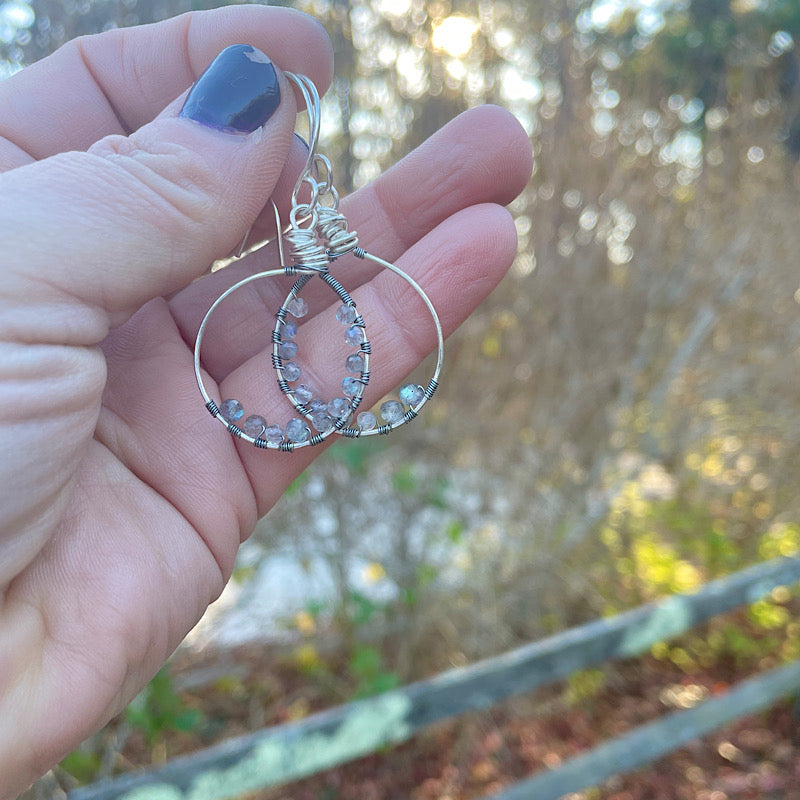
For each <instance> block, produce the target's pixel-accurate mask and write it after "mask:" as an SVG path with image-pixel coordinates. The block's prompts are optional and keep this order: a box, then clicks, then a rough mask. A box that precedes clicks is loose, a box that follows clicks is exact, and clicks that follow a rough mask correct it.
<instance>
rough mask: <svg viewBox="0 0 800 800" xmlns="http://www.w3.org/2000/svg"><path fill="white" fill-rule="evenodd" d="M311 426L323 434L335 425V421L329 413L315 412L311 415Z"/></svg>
mask: <svg viewBox="0 0 800 800" xmlns="http://www.w3.org/2000/svg"><path fill="white" fill-rule="evenodd" d="M311 424H312V425H313V426H314V429H315V430H318V431H319V432H320V433H323V432H324V431H326V430H328V428H330V427H331V425H333V420H332V419H331V416H330V414H328V412H327V411H315V412H314V413H313V414H312V415H311Z"/></svg>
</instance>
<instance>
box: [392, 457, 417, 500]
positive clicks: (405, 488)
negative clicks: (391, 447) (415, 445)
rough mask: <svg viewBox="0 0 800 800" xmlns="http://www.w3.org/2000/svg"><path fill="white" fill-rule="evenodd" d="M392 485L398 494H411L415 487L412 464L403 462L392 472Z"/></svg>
mask: <svg viewBox="0 0 800 800" xmlns="http://www.w3.org/2000/svg"><path fill="white" fill-rule="evenodd" d="M392 486H393V487H394V490H395V491H396V492H399V493H400V494H412V493H413V492H414V491H416V489H417V478H416V476H415V475H414V465H413V464H403V465H402V466H400V467H398V468H397V469H396V470H395V471H394V473H393V474H392Z"/></svg>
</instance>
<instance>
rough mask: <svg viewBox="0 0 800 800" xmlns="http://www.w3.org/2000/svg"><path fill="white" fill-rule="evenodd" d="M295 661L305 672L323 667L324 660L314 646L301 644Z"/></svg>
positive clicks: (295, 652)
mask: <svg viewBox="0 0 800 800" xmlns="http://www.w3.org/2000/svg"><path fill="white" fill-rule="evenodd" d="M293 660H294V662H295V664H297V666H298V667H300V668H301V669H303V670H313V669H316V668H318V667H321V666H322V659H321V658H320V657H319V653H318V652H317V648H316V647H314V645H313V644H301V645H300V647H298V648H297V649H296V650H295V651H294V654H293Z"/></svg>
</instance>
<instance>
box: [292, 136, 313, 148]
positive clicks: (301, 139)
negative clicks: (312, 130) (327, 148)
mask: <svg viewBox="0 0 800 800" xmlns="http://www.w3.org/2000/svg"><path fill="white" fill-rule="evenodd" d="M294 138H295V139H297V141H298V142H300V144H301V145H303V149H304V150H305V151H306V152H308V151H309V150H310V149H311V148H310V147H309V146H308V142H307V141H306V140H305V139H304V138H303V137H302V136H301V135H300V134H299V133H298V132H297V131H295V132H294Z"/></svg>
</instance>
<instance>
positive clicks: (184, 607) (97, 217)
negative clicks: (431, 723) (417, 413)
mask: <svg viewBox="0 0 800 800" xmlns="http://www.w3.org/2000/svg"><path fill="white" fill-rule="evenodd" d="M238 42H244V43H247V44H249V45H253V46H254V47H257V48H259V49H260V50H261V51H263V52H264V53H266V54H268V55H269V57H270V59H272V61H273V62H274V63H275V65H277V66H278V67H280V69H284V70H286V69H288V70H292V71H294V72H300V73H303V74H305V75H308V76H309V77H310V78H311V79H312V80H313V81H314V83H315V84H316V85H317V87H318V88H319V89H320V93H322V91H323V90H324V89H325V88H326V87H327V85H328V83H329V81H330V79H331V50H330V46H329V44H328V41H327V38H326V37H325V34H324V32H323V30H322V28H321V27H319V26H318V25H317V24H316V23H315V22H313V21H312V20H311V19H309V18H308V17H306V16H304V15H302V14H299V13H296V12H293V11H289V10H286V9H281V8H266V7H261V6H243V7H229V8H225V9H220V10H217V11H213V12H205V13H195V14H188V15H185V16H182V17H178V18H175V19H171V20H168V21H166V22H163V23H159V24H157V25H151V26H144V27H141V28H134V29H128V30H118V31H112V32H109V33H105V34H102V35H99V36H95V37H89V38H85V39H80V40H76V41H74V42H71V43H69V44H68V45H66V46H65V47H63V48H62V49H61V50H59V51H58V52H57V53H55V54H54V55H53V56H51V57H50V58H48V59H45V60H44V61H42V62H39V63H37V64H34V65H33V66H31V67H29V68H28V69H26V70H23V71H22V72H21V73H19V74H17V75H15V76H13V77H12V78H10V79H8V80H6V81H4V82H3V83H0V109H2V111H1V112H0V170H2V173H0V197H3V198H4V201H5V202H4V203H3V204H2V205H1V206H0V241H1V242H2V243H3V258H2V266H0V269H2V284H1V288H0V298H1V299H0V449H1V451H2V454H3V456H2V461H0V590H1V591H2V595H0V598H1V600H0V775H2V776H3V781H2V786H1V787H0V798H2V799H4V798H9V797H13V796H15V795H16V793H18V792H19V791H21V790H23V789H24V788H25V786H27V785H28V784H29V783H30V782H31V781H33V780H34V779H35V778H36V777H37V776H38V775H40V774H41V773H42V772H44V771H45V770H46V769H48V768H49V767H50V766H51V765H53V764H54V763H55V762H56V761H57V760H58V759H60V758H61V757H63V756H64V755H65V754H66V753H67V752H69V751H70V750H71V749H72V748H74V747H75V746H76V745H77V744H78V743H79V742H80V741H81V740H82V739H83V738H85V737H86V736H87V735H89V734H91V733H92V732H93V731H95V730H97V729H98V728H99V727H101V726H102V725H103V724H104V723H105V722H106V721H107V720H108V719H109V718H110V717H112V716H113V715H114V714H116V713H117V712H119V711H120V710H121V709H122V708H123V707H124V706H125V704H126V703H127V702H128V701H129V700H130V699H131V698H132V697H133V696H134V695H135V694H136V692H137V691H139V690H140V689H141V687H142V686H143V685H144V684H145V683H146V682H147V681H148V680H149V679H150V677H152V675H153V674H154V673H155V672H156V671H157V670H158V668H159V667H160V666H161V665H162V664H163V663H164V661H165V660H166V659H167V657H168V656H169V654H170V653H171V652H172V650H173V649H174V648H175V647H176V646H177V644H178V643H179V642H180V641H181V639H182V638H183V636H184V635H185V634H186V633H187V631H189V630H190V628H191V627H192V626H193V625H194V624H195V622H196V621H197V620H198V619H199V617H200V616H201V615H202V613H203V611H204V610H205V608H206V607H207V606H208V604H209V603H210V602H212V601H213V600H214V599H215V598H216V597H217V596H218V595H219V593H220V591H221V590H222V587H223V586H224V584H225V582H226V580H227V579H228V577H229V576H230V574H231V570H232V568H233V564H234V558H235V556H236V551H237V548H238V546H239V544H240V542H241V541H242V540H243V539H244V538H245V537H247V536H248V535H249V533H250V532H251V531H252V529H253V527H254V525H255V522H256V520H257V519H258V517H259V516H260V515H262V514H264V513H265V512H266V511H267V509H269V508H270V506H271V505H272V504H273V503H274V502H275V500H276V499H277V498H278V497H279V496H280V495H281V493H282V492H283V491H284V489H285V488H286V487H287V486H288V485H289V483H290V482H291V481H292V480H293V479H294V478H295V476H296V475H297V474H298V473H299V472H301V471H302V470H303V469H304V468H305V467H306V466H307V464H308V463H309V462H310V460H311V459H312V458H313V457H314V455H316V454H317V453H318V452H319V449H320V448H306V449H303V450H300V451H298V452H297V453H294V454H285V453H276V452H273V451H259V450H256V449H255V448H253V447H252V446H251V445H248V444H246V443H241V442H238V443H237V442H235V441H234V440H233V439H232V438H231V437H230V436H229V434H228V433H227V432H226V431H225V430H224V428H223V426H222V425H220V424H218V423H217V422H215V421H214V420H212V419H211V417H210V416H209V415H208V413H207V412H206V411H205V410H204V409H203V407H202V402H201V401H200V397H199V394H198V392H197V389H196V386H195V383H194V374H193V367H192V347H193V343H194V338H195V335H196V332H197V328H198V326H199V324H200V320H201V319H202V317H203V315H204V313H205V311H206V310H207V309H208V307H209V306H210V305H211V303H212V302H213V300H214V299H215V298H216V297H217V296H218V295H219V294H220V292H221V291H222V290H223V289H224V288H225V287H227V286H229V285H231V283H232V282H233V281H234V280H237V279H238V278H240V277H242V276H243V275H245V274H249V273H251V272H253V271H256V270H261V269H268V268H270V267H274V266H277V262H276V260H275V257H274V254H271V253H268V252H264V251H260V252H258V253H256V254H253V255H252V256H250V257H248V258H247V259H245V260H243V261H241V262H237V263H236V264H234V265H232V266H231V267H229V268H227V269H226V270H223V271H220V272H216V273H214V274H211V275H206V276H205V277H202V278H200V276H202V275H204V273H205V272H206V271H207V269H208V265H209V264H210V263H211V262H212V260H214V259H216V258H219V257H221V256H224V255H225V254H226V253H229V252H231V251H232V250H234V249H235V248H236V246H237V244H238V243H239V241H240V240H241V238H242V236H243V234H244V232H245V231H246V230H247V229H248V227H249V226H250V225H251V223H253V221H254V220H256V219H257V223H256V227H257V228H262V229H266V228H267V227H268V225H269V222H268V221H269V219H270V215H271V211H270V210H269V207H268V206H267V201H268V198H269V197H270V196H274V197H276V198H278V200H279V202H284V203H285V200H286V198H287V197H288V196H289V194H290V192H291V187H292V185H293V182H294V180H295V178H296V176H297V174H298V172H299V169H300V168H301V166H302V163H303V161H304V158H305V153H304V152H303V149H302V145H301V144H300V143H299V142H298V140H297V139H296V138H294V137H293V136H292V132H293V128H294V124H295V115H296V106H295V99H294V93H293V91H292V89H291V85H290V84H289V83H288V82H287V81H286V79H285V77H284V76H283V74H282V73H281V71H280V69H278V70H277V71H275V72H274V73H273V75H274V81H275V82H276V85H277V87H278V88H279V91H280V102H279V104H277V106H275V103H277V99H275V98H274V97H273V100H274V101H275V102H273V104H272V107H270V105H269V101H263V102H261V108H262V111H264V116H265V117H267V116H268V119H267V121H266V122H265V123H264V124H263V127H257V128H256V130H255V132H253V133H250V134H247V132H246V130H245V129H247V128H248V126H250V127H252V126H253V125H254V124H255V125H258V124H260V120H255V122H253V121H252V120H249V121H248V120H245V121H242V119H239V120H238V121H236V120H234V121H233V122H231V120H233V118H232V117H226V118H225V119H226V120H227V122H225V125H227V126H228V127H238V128H239V130H240V131H241V132H238V133H236V132H229V131H228V132H226V131H223V130H219V128H220V127H224V126H225V125H223V124H222V123H221V122H220V120H221V119H222V117H219V116H217V117H214V118H212V119H205V123H204V124H198V122H196V121H192V119H187V118H185V117H181V116H179V112H180V111H181V108H182V107H183V104H184V101H185V99H186V93H187V90H188V88H189V87H190V86H191V84H192V83H193V82H194V81H195V80H197V78H198V76H199V75H200V74H201V73H202V72H203V70H204V69H205V68H206V66H207V65H208V64H209V63H210V62H211V61H212V59H213V58H214V57H215V56H216V55H217V53H219V52H220V51H221V50H222V49H223V48H225V47H226V46H228V45H233V44H235V43H238ZM257 60H258V59H257ZM260 66H261V67H262V68H265V69H266V68H267V67H266V66H265V65H264V64H261V65H260ZM270 69H271V68H270ZM175 98H177V99H175ZM195 99H197V98H196V96H195ZM198 102H199V104H200V106H203V103H206V105H207V104H208V102H209V101H206V100H203V99H202V98H201V99H200V100H199V101H198ZM210 102H212V104H213V102H216V101H210ZM190 111H191V109H190ZM201 111H202V109H201ZM267 112H269V113H267ZM226 113H227V112H226ZM190 115H192V116H193V119H198V118H200V117H202V114H201V113H199V112H198V111H197V108H195V109H194V111H191V114H190ZM212 117H213V114H212ZM201 121H202V120H201ZM209 122H210V123H211V125H209ZM530 167H531V155H530V147H529V144H528V140H527V138H526V136H525V134H524V133H523V132H522V130H521V129H520V127H519V126H518V125H517V123H516V122H515V121H514V119H513V118H512V117H511V116H510V115H509V114H507V113H506V112H504V111H502V110H500V109H497V108H491V107H486V108H481V109H475V110H473V111H470V112H468V113H466V114H463V115H461V116H460V117H458V118H457V119H455V120H454V121H453V122H451V123H450V124H449V125H447V126H446V127H445V128H444V129H443V130H442V131H440V132H439V133H438V134H437V135H436V136H434V137H433V138H432V139H430V140H429V141H428V142H426V143H425V144H424V145H422V146H421V147H420V148H419V149H418V150H417V151H416V152H414V153H413V154H411V155H410V156H409V157H408V158H406V159H405V160H404V161H402V162H401V163H400V164H398V165H397V166H396V167H394V168H393V169H391V170H389V171H388V172H387V173H386V174H385V175H383V176H381V177H380V178H379V179H378V180H377V181H376V182H375V183H373V184H372V185H370V186H368V187H366V188H365V189H362V190H360V191H358V192H356V193H355V194H354V195H353V196H351V197H350V198H347V200H346V201H345V202H344V203H343V206H342V207H343V210H344V212H345V214H346V216H347V218H348V220H349V222H350V226H351V228H352V229H355V230H357V231H358V233H359V236H360V241H361V242H362V243H363V244H364V246H366V247H367V248H368V249H369V250H370V251H371V252H373V253H375V254H377V255H380V256H382V257H384V258H387V259H390V260H393V261H395V262H396V263H397V264H398V265H399V266H400V267H402V268H403V269H404V270H406V271H407V272H408V273H410V274H411V275H413V276H414V278H415V279H416V280H417V281H418V282H419V283H420V284H421V285H422V286H423V287H424V288H425V290H426V291H427V292H428V294H429V295H430V297H431V299H432V300H433V303H434V305H435V306H436V308H437V309H438V312H439V315H440V318H441V321H442V325H443V327H444V330H445V333H449V332H451V331H452V330H453V329H454V328H455V327H456V326H457V325H458V324H459V323H460V322H462V320H463V319H464V318H465V317H466V316H467V315H468V314H469V312H470V311H471V310H472V309H473V308H475V306H476V305H477V304H478V303H479V302H480V301H481V300H483V298H484V297H485V296H486V295H487V294H488V293H489V291H490V290H491V289H492V288H493V287H494V285H495V284H496V283H497V281H498V280H499V279H500V278H501V277H502V275H503V274H504V273H505V271H506V269H507V268H508V266H509V265H510V263H511V260H512V258H513V256H514V253H515V246H516V237H515V230H514V225H513V223H512V220H511V218H510V216H509V214H508V213H507V212H506V211H505V210H504V209H503V208H502V207H501V206H502V204H506V203H508V202H509V201H510V200H512V199H513V198H514V196H515V195H516V194H517V193H518V192H519V191H520V190H521V189H522V188H523V186H524V185H525V183H526V181H527V179H528V177H529V175H530ZM265 206H267V208H265ZM262 218H263V219H262ZM345 268H346V267H343V269H345ZM347 276H348V278H347V280H345V281H344V282H345V283H346V284H347V288H348V290H350V291H351V292H352V293H353V294H354V297H355V299H356V301H357V302H358V306H359V310H360V311H361V313H362V314H363V315H364V317H365V318H366V320H367V324H368V331H369V336H370V340H371V341H372V342H373V346H374V353H375V355H374V358H373V363H372V370H371V371H372V381H371V382H370V386H369V395H368V396H365V401H366V402H367V403H370V402H373V401H374V400H375V399H377V398H378V397H379V396H380V394H381V393H383V392H386V391H388V390H390V389H392V388H393V387H395V386H396V385H397V384H398V383H399V381H401V380H402V378H403V376H404V375H405V374H407V373H408V372H409V371H410V370H411V369H412V368H413V367H414V366H415V364H416V363H418V361H419V360H420V358H421V357H422V356H423V355H425V354H426V353H428V352H429V351H430V350H431V349H432V347H433V346H434V343H435V340H434V332H433V327H432V325H431V324H430V321H429V318H428V317H427V312H426V310H425V309H424V307H423V305H422V303H421V302H420V301H419V298H418V297H417V296H416V295H415V294H414V293H413V292H411V290H410V289H408V287H406V286H405V285H404V284H403V282H402V281H400V280H398V279H397V278H396V277H394V276H392V275H391V274H389V273H386V272H383V273H380V272H379V271H370V270H369V269H368V268H366V266H365V265H364V264H362V263H361V262H359V263H358V268H354V269H353V270H352V272H347ZM198 278H200V279H199V280H197V279H198ZM314 283H315V284H316V283H319V282H317V281H315V282H314ZM267 284H269V285H267ZM280 284H281V282H280V281H278V282H274V285H273V282H270V281H259V282H257V283H256V284H252V287H253V290H252V291H245V290H243V291H242V292H241V293H237V295H235V296H234V297H236V298H237V299H236V300H235V301H234V299H233V297H232V298H231V301H230V302H229V303H226V304H225V305H223V306H221V307H220V309H219V310H218V312H217V315H218V316H219V320H218V322H217V323H216V324H217V326H218V327H217V328H216V330H217V331H219V332H221V333H220V334H219V335H213V336H212V335H211V334H209V338H208V339H207V343H206V344H205V345H204V351H203V356H204V364H205V367H206V368H207V370H208V374H209V378H208V382H209V387H210V388H215V387H216V386H218V387H219V389H218V390H217V391H218V392H219V394H218V395H217V396H218V397H219V398H220V399H224V398H227V397H240V398H242V399H244V397H251V396H252V397H261V398H263V400H262V401H261V402H262V403H263V405H262V407H261V409H258V410H257V411H258V412H259V413H261V414H262V415H264V416H266V415H267V414H269V412H270V410H271V409H274V410H275V413H276V414H277V413H278V412H279V411H280V413H281V414H284V415H286V411H284V410H282V409H285V408H288V406H287V404H286V399H285V398H283V397H282V396H281V395H280V393H279V391H278V390H277V387H276V385H275V379H274V376H273V375H271V374H270V373H271V370H269V369H264V364H265V360H264V356H263V355H259V351H260V349H261V343H263V342H264V341H265V337H264V332H265V330H267V329H268V328H269V327H271V324H272V315H273V314H274V311H275V310H276V309H277V308H278V307H279V306H280V304H281V302H282V301H283V298H284V296H285V290H286V289H285V286H281V285H280ZM324 290H325V287H324V286H322V285H321V284H320V286H319V289H318V290H317V289H316V288H312V287H311V286H309V289H308V295H307V297H308V299H309V301H310V304H311V307H312V309H313V308H315V304H314V298H315V296H316V294H315V293H321V294H320V297H324V299H325V301H326V303H332V302H333V301H334V300H335V298H333V296H332V295H326V294H324ZM303 323H304V324H303V332H302V335H303V337H304V338H303V342H304V343H308V344H303V347H304V350H303V362H304V363H308V364H311V365H315V366H316V368H317V370H318V373H317V374H318V377H324V374H323V373H324V369H325V367H324V365H325V364H327V363H329V361H328V360H326V355H325V347H326V344H325V343H326V331H329V330H330V328H329V326H330V323H331V320H330V315H325V317H324V318H319V319H317V318H311V319H306V320H303ZM334 324H336V323H334ZM266 336H267V339H268V333H267V334H266ZM312 342H313V344H311V343H312ZM309 348H310V349H309ZM257 356H258V357H257ZM306 358H307V359H308V360H307V362H306ZM266 363H268V361H267V362H266ZM336 363H338V356H337V361H336ZM338 372H339V370H338V369H337V370H335V371H332V375H334V374H338ZM364 407H365V408H366V407H368V405H365V406H364ZM253 410H256V409H253ZM286 416H287V417H288V416H289V415H286ZM397 435H401V434H397Z"/></svg>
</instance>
